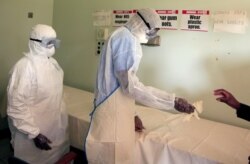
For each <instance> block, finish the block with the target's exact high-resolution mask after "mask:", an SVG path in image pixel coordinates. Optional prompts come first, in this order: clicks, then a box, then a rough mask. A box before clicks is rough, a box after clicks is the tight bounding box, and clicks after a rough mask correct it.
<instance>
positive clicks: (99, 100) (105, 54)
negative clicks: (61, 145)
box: [85, 9, 175, 164]
mask: <svg viewBox="0 0 250 164" xmlns="http://www.w3.org/2000/svg"><path fill="white" fill-rule="evenodd" d="M138 12H139V13H140V14H141V16H143V18H144V20H145V21H147V23H148V24H149V25H150V29H149V27H147V26H146V23H145V22H144V21H143V20H142V18H141V17H139V15H138V14H135V15H134V16H133V17H132V18H131V19H130V20H129V21H128V23H127V24H126V25H125V27H120V28H118V29H117V30H115V31H114V32H113V33H112V34H111V36H110V37H109V39H108V40H107V42H106V43H105V46H104V49H103V50H102V54H101V60H100V65H99V69H98V75H97V84H96V93H95V102H94V105H95V109H94V110H93V112H92V113H91V124H90V128H89V132H88V136H87V138H86V143H85V149H86V153H87V159H88V162H89V163H90V164H92V163H95V164H100V163H103V164H121V163H122V164H123V163H126V164H133V163H134V159H135V156H134V153H135V152H134V149H135V125H134V117H135V100H136V101H138V102H140V103H142V104H144V105H147V106H150V107H154V108H158V109H162V110H171V109H174V100H175V95H174V94H169V93H167V92H164V91H161V90H158V89H156V88H153V87H149V86H144V85H143V84H142V83H141V82H140V81H139V79H138V78H137V76H136V72H137V69H138V67H139V63H140V60H141V57H142V49H141V45H140V43H145V42H147V35H146V33H148V32H150V30H154V29H155V28H159V27H160V18H159V15H158V14H157V13H156V12H155V10H152V9H141V10H138Z"/></svg>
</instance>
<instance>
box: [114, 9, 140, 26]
mask: <svg viewBox="0 0 250 164" xmlns="http://www.w3.org/2000/svg"><path fill="white" fill-rule="evenodd" d="M135 13H136V10H113V26H114V27H119V26H123V25H124V24H126V23H127V21H128V20H129V19H130V18H131V17H132V16H133V15H134V14H135Z"/></svg>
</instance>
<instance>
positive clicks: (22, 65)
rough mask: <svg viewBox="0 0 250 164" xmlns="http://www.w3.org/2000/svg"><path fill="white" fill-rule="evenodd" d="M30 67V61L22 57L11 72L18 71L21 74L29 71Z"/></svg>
mask: <svg viewBox="0 0 250 164" xmlns="http://www.w3.org/2000/svg"><path fill="white" fill-rule="evenodd" d="M30 67H32V63H31V59H29V58H28V57H27V56H23V57H22V58H21V59H19V60H18V61H17V62H16V64H15V65H14V66H13V68H12V71H11V72H13V71H18V72H20V73H21V72H24V71H25V70H27V69H29V68H30Z"/></svg>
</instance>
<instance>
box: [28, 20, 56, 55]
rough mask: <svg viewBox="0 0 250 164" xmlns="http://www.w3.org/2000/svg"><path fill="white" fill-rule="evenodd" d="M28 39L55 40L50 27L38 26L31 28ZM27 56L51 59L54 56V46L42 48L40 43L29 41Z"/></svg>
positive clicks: (53, 32)
mask: <svg viewBox="0 0 250 164" xmlns="http://www.w3.org/2000/svg"><path fill="white" fill-rule="evenodd" d="M30 39H35V40H46V39H47V40H48V39H56V32H55V30H54V29H53V28H52V27H51V26H48V25H44V24H38V25H35V26H34V27H33V28H32V31H31V33H30ZM28 54H29V55H42V56H46V57H51V56H53V55H54V54H55V47H54V46H51V47H44V46H43V45H42V43H40V42H37V41H34V40H29V53H28Z"/></svg>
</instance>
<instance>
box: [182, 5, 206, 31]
mask: <svg viewBox="0 0 250 164" xmlns="http://www.w3.org/2000/svg"><path fill="white" fill-rule="evenodd" d="M208 22H209V10H182V16H181V30H188V31H203V32H207V31H208Z"/></svg>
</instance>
